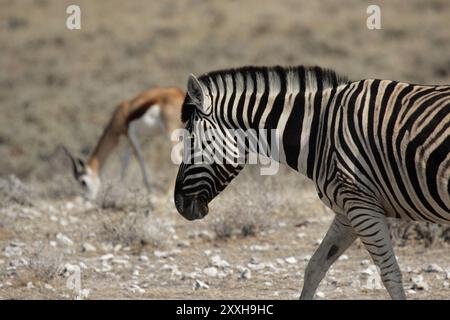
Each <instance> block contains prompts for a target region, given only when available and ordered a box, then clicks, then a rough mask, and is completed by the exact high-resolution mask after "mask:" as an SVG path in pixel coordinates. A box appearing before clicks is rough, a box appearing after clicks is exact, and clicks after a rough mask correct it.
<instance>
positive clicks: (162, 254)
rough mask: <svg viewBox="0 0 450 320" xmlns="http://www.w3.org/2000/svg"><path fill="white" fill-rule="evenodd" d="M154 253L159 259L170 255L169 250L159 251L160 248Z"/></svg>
mask: <svg viewBox="0 0 450 320" xmlns="http://www.w3.org/2000/svg"><path fill="white" fill-rule="evenodd" d="M153 254H154V255H155V257H157V258H158V259H163V258H167V257H169V255H170V253H169V252H166V251H159V250H155V252H153Z"/></svg>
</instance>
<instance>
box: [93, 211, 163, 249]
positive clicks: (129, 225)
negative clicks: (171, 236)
mask: <svg viewBox="0 0 450 320" xmlns="http://www.w3.org/2000/svg"><path fill="white" fill-rule="evenodd" d="M101 234H102V238H103V239H105V240H106V241H109V242H112V243H113V244H121V245H123V246H147V245H148V246H151V247H159V246H161V245H162V244H163V242H164V239H165V237H166V236H165V234H164V228H163V227H162V226H161V225H160V224H159V223H157V222H156V221H152V220H151V219H150V217H149V216H147V215H146V214H144V213H142V212H141V213H135V212H130V213H126V214H125V215H124V216H121V217H120V218H119V219H118V220H109V219H107V221H106V222H104V223H103V230H102V232H101Z"/></svg>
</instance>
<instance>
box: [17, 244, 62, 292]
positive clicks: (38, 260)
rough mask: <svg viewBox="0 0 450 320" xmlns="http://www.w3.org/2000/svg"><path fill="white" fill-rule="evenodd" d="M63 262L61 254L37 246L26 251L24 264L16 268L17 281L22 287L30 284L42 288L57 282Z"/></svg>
mask: <svg viewBox="0 0 450 320" xmlns="http://www.w3.org/2000/svg"><path fill="white" fill-rule="evenodd" d="M62 262H63V253H62V252H61V251H59V250H57V249H54V248H49V247H48V246H45V245H43V244H38V245H36V246H34V247H32V248H29V249H27V250H26V252H25V254H24V264H23V266H20V267H18V268H17V271H16V273H17V280H18V281H19V282H20V283H21V284H22V285H27V284H28V283H32V284H33V285H39V286H42V285H44V284H50V283H53V282H55V281H57V280H58V279H57V277H58V276H59V275H60V272H61V268H62Z"/></svg>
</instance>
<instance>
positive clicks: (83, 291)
mask: <svg viewBox="0 0 450 320" xmlns="http://www.w3.org/2000/svg"><path fill="white" fill-rule="evenodd" d="M90 293H91V289H81V290H80V292H79V293H78V296H77V297H76V298H75V299H76V300H83V299H87V298H89V294H90Z"/></svg>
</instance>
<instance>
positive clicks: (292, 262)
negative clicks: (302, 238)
mask: <svg viewBox="0 0 450 320" xmlns="http://www.w3.org/2000/svg"><path fill="white" fill-rule="evenodd" d="M284 260H286V262H287V263H289V264H295V263H297V259H296V258H295V257H288V258H286V259H284Z"/></svg>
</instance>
